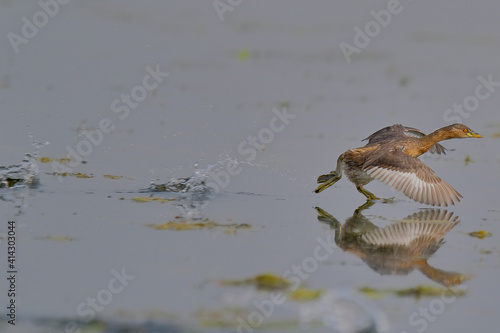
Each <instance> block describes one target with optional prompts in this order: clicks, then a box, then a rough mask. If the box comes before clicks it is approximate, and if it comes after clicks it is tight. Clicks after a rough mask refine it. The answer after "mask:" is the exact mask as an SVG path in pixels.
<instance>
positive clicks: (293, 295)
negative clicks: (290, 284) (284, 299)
mask: <svg viewBox="0 0 500 333" xmlns="http://www.w3.org/2000/svg"><path fill="white" fill-rule="evenodd" d="M321 295H323V290H321V289H307V288H299V289H296V290H294V291H292V292H290V293H289V294H288V297H289V298H290V300H292V301H295V302H307V301H315V300H317V299H318V298H320V297H321Z"/></svg>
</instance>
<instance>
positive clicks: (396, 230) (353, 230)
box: [316, 201, 471, 286]
mask: <svg viewBox="0 0 500 333" xmlns="http://www.w3.org/2000/svg"><path fill="white" fill-rule="evenodd" d="M371 205H373V202H371V201H367V202H366V203H365V204H364V205H362V206H360V207H359V208H358V209H356V210H355V211H354V214H353V215H352V216H351V217H350V218H348V219H347V220H346V222H345V223H344V225H342V224H341V223H340V222H339V221H338V220H337V219H335V218H334V217H333V216H332V215H330V214H328V213H327V212H326V211H324V210H323V209H321V208H319V207H316V211H317V212H318V220H319V221H321V222H323V223H326V224H329V225H330V227H331V228H332V229H335V243H336V244H337V245H338V246H339V247H340V248H341V249H342V250H344V251H347V252H350V253H353V254H355V255H357V256H358V257H360V258H361V259H362V260H363V261H364V262H365V263H366V264H367V265H368V266H370V268H372V269H373V270H374V271H376V272H378V273H380V274H382V275H387V274H389V275H407V274H409V273H410V272H412V271H413V270H414V269H417V270H419V271H420V272H422V273H423V274H424V275H425V276H427V277H428V278H430V279H431V280H433V281H436V282H438V283H441V284H443V285H445V286H453V285H458V284H461V283H462V282H464V281H465V280H468V279H470V278H471V276H469V275H463V274H460V273H455V272H446V271H443V270H439V269H436V268H434V267H432V266H430V265H429V264H428V263H427V260H428V259H429V258H430V257H431V256H432V255H433V254H434V253H435V252H436V251H437V250H438V249H439V248H440V247H441V245H443V244H444V241H443V237H444V236H445V235H446V233H447V232H448V231H450V230H451V229H452V228H453V227H455V225H457V224H458V223H460V221H459V220H458V217H457V216H455V217H453V213H448V212H447V211H446V210H439V209H430V210H422V211H419V212H417V213H414V214H412V215H410V216H408V217H406V218H405V219H403V220H400V221H398V222H396V223H393V224H391V225H389V226H386V227H384V228H379V227H377V226H375V225H374V224H373V223H372V222H370V220H368V219H367V218H366V217H365V216H363V214H361V212H362V211H363V210H364V209H366V208H368V207H370V206H371Z"/></svg>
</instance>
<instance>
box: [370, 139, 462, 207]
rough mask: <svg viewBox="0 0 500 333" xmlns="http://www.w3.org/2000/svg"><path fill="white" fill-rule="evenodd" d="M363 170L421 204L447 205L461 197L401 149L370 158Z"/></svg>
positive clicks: (429, 169)
mask: <svg viewBox="0 0 500 333" xmlns="http://www.w3.org/2000/svg"><path fill="white" fill-rule="evenodd" d="M363 171H365V172H366V173H367V174H368V175H370V176H371V177H373V178H375V179H377V180H379V181H381V182H383V183H385V184H387V185H389V186H390V187H392V188H394V189H395V190H397V191H400V192H402V193H403V194H404V195H406V196H407V197H409V198H410V199H413V200H415V201H417V202H420V203H424V204H429V205H433V206H448V205H449V204H450V205H453V204H455V202H459V201H460V198H461V197H462V196H461V195H460V193H458V192H457V191H456V190H455V189H454V188H453V187H451V185H449V184H448V183H447V182H445V181H444V180H442V179H441V178H439V177H438V176H436V175H435V174H434V171H432V169H431V168H429V167H428V166H427V165H425V164H424V163H423V162H422V161H420V160H419V159H418V158H416V157H412V156H409V155H406V154H405V153H403V151H402V149H392V150H391V151H390V152H389V153H384V154H378V156H373V157H372V158H369V159H368V160H367V161H366V163H365V165H364V166H363Z"/></svg>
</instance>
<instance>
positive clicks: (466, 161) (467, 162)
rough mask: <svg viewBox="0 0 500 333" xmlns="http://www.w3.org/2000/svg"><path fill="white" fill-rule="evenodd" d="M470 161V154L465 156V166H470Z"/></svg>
mask: <svg viewBox="0 0 500 333" xmlns="http://www.w3.org/2000/svg"><path fill="white" fill-rule="evenodd" d="M470 161H471V159H470V155H469V154H467V155H465V160H464V163H465V166H468V165H469V163H470Z"/></svg>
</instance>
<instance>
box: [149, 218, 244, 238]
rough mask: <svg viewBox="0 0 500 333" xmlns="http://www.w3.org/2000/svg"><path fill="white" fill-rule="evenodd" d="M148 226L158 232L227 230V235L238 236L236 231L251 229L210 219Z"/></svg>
mask: <svg viewBox="0 0 500 333" xmlns="http://www.w3.org/2000/svg"><path fill="white" fill-rule="evenodd" d="M146 226H147V227H150V228H153V229H156V230H174V231H184V230H203V229H215V228H223V229H225V230H224V232H225V233H227V234H236V231H237V230H239V229H250V225H249V224H245V223H241V224H237V223H231V224H221V223H218V222H216V221H214V220H210V219H203V220H200V221H197V222H192V221H187V220H183V219H180V218H178V219H176V220H175V221H168V222H167V223H163V224H146Z"/></svg>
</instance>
